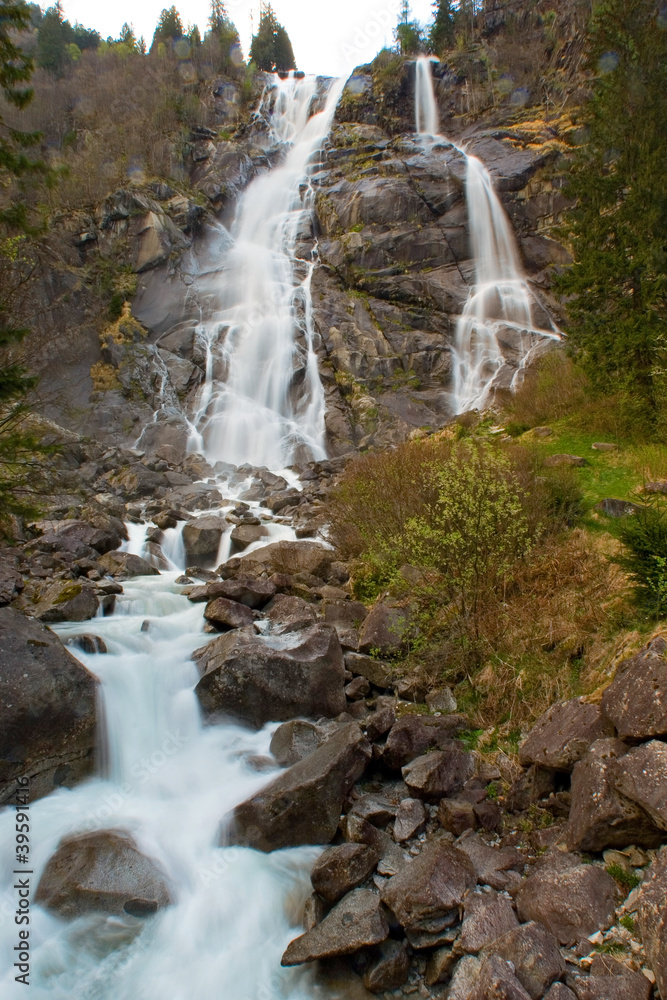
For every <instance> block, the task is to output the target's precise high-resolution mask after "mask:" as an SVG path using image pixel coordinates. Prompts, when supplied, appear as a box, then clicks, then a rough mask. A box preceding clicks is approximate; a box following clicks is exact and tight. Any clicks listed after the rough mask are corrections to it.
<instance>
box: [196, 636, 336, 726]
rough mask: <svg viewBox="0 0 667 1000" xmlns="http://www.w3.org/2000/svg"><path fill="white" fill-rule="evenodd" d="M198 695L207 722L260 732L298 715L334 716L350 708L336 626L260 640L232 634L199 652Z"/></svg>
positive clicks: (197, 654) (260, 638)
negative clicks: (232, 721) (234, 723)
mask: <svg viewBox="0 0 667 1000" xmlns="http://www.w3.org/2000/svg"><path fill="white" fill-rule="evenodd" d="M193 659H194V661H195V663H196V665H197V668H198V670H199V672H200V674H201V675H202V676H201V680H200V681H199V683H198V684H197V687H196V689H195V690H196V693H197V697H198V698H199V703H200V705H201V707H202V710H203V712H204V715H205V716H206V718H208V719H219V718H223V717H225V716H231V717H232V718H236V719H240V720H242V721H243V722H247V723H250V724H251V725H253V726H256V727H257V728H259V727H260V726H263V725H264V723H265V722H270V721H276V720H285V719H293V718H294V716H310V717H312V718H319V717H321V716H327V717H332V716H335V715H338V714H339V713H340V712H342V711H344V709H345V704H346V702H345V692H344V690H343V682H344V668H343V653H342V651H341V648H340V643H339V642H338V638H337V636H336V632H335V631H334V629H333V627H332V626H331V625H322V624H317V625H312V626H311V627H310V628H307V629H304V630H303V631H302V632H289V633H287V634H285V635H283V636H275V637H272V636H267V637H260V636H257V635H254V634H249V633H246V632H227V633H226V634H224V635H221V636H219V637H218V638H217V639H214V640H213V642H211V643H209V644H208V645H207V646H202V647H201V648H200V649H197V650H195V652H194V653H193Z"/></svg>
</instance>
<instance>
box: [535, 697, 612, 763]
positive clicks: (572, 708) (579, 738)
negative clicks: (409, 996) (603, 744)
mask: <svg viewBox="0 0 667 1000" xmlns="http://www.w3.org/2000/svg"><path fill="white" fill-rule="evenodd" d="M605 736H613V729H612V726H611V725H610V723H609V721H608V720H607V719H604V718H603V717H602V714H601V711H600V706H599V705H589V704H588V703H587V702H585V701H583V700H582V699H581V698H573V699H572V700H571V701H566V702H559V703H558V704H556V705H552V706H551V708H549V709H548V710H547V711H546V712H545V713H544V715H542V716H541V717H540V718H539V719H538V721H537V722H536V723H535V725H534V726H533V728H532V729H531V731H530V733H529V734H528V737H527V738H526V740H525V741H524V742H523V744H522V745H521V747H520V749H519V760H520V762H521V763H522V764H523V765H524V767H526V766H527V765H529V764H537V765H539V766H540V767H545V768H552V769H553V770H556V771H571V770H572V768H573V767H574V765H575V764H576V763H577V761H578V760H581V758H582V757H583V756H584V754H585V753H586V751H587V750H588V748H589V746H590V745H591V743H594V742H595V741H596V740H599V739H603V738H604V737H605Z"/></svg>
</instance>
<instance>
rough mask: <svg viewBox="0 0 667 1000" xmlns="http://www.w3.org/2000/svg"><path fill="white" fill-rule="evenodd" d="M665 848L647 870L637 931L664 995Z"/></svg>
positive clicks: (666, 992)
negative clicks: (639, 933)
mask: <svg viewBox="0 0 667 1000" xmlns="http://www.w3.org/2000/svg"><path fill="white" fill-rule="evenodd" d="M665 900H667V847H663V848H662V850H661V851H660V852H659V854H658V856H657V858H656V859H655V861H654V862H653V864H652V865H651V867H650V868H649V870H648V877H647V879H646V881H645V883H644V885H643V886H642V888H641V890H640V893H639V906H638V909H637V916H638V918H639V930H640V932H641V936H642V941H643V942H644V948H645V949H646V955H647V958H648V961H649V964H650V966H651V968H652V969H653V972H654V974H655V980H656V986H657V987H658V989H659V990H660V995H661V996H663V997H664V996H667V905H666V903H665Z"/></svg>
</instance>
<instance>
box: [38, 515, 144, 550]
mask: <svg viewBox="0 0 667 1000" xmlns="http://www.w3.org/2000/svg"><path fill="white" fill-rule="evenodd" d="M97 519H98V520H99V525H100V526H99V527H98V526H96V525H94V524H89V523H88V522H87V521H81V520H71V521H60V522H58V524H56V525H55V527H54V528H53V529H52V530H50V531H46V532H45V533H44V534H43V535H42V536H41V537H40V538H38V539H37V540H36V541H35V543H34V545H35V548H37V549H39V550H40V551H41V552H71V553H72V555H73V556H74V558H75V559H84V558H86V556H88V557H90V555H91V552H92V553H93V554H94V556H95V557H96V555H104V554H105V553H106V552H111V551H112V550H113V549H117V548H118V546H119V545H120V544H121V543H122V542H123V541H124V540H125V539H126V538H127V531H126V529H125V525H124V524H123V522H122V521H119V520H118V519H117V518H111V517H108V518H105V517H102V516H100V517H99V518H97Z"/></svg>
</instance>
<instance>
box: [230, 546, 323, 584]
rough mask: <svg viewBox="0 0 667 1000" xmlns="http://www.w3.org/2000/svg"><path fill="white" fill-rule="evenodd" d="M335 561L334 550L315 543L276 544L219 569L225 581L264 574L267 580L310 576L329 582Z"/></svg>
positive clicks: (236, 557)
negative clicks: (280, 576)
mask: <svg viewBox="0 0 667 1000" xmlns="http://www.w3.org/2000/svg"><path fill="white" fill-rule="evenodd" d="M334 558H335V553H334V551H333V549H327V548H325V547H324V546H323V545H319V544H317V543H316V542H308V541H295V542H291V541H282V542H273V543H272V544H271V545H264V546H263V547H262V548H261V549H257V550H256V551H255V552H250V553H248V555H243V556H235V557H234V558H233V559H230V560H229V561H228V562H226V563H225V564H224V566H221V567H220V573H221V575H222V576H224V577H230V576H236V575H238V574H239V573H242V574H249V575H255V576H261V574H262V573H266V574H267V575H268V576H271V574H272V573H285V574H286V575H287V576H295V575H296V574H297V573H308V574H310V575H311V576H317V577H319V578H320V579H323V580H326V579H327V577H328V575H329V570H330V569H331V564H332V562H333V561H334Z"/></svg>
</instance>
